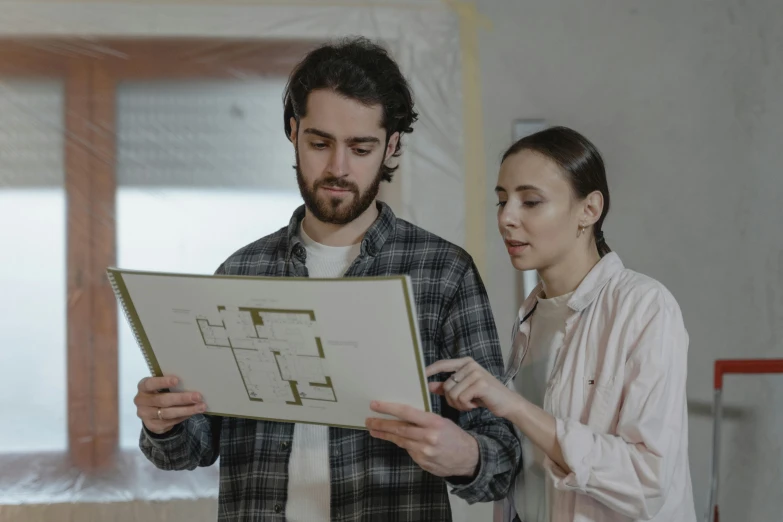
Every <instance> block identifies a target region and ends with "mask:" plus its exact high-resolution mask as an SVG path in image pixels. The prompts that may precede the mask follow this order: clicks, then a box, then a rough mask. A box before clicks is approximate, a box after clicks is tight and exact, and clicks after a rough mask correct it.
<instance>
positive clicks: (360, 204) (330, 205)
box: [294, 146, 383, 225]
mask: <svg viewBox="0 0 783 522" xmlns="http://www.w3.org/2000/svg"><path fill="white" fill-rule="evenodd" d="M294 168H295V169H296V182H297V183H298V184H299V193H300V194H301V195H302V199H303V200H304V203H305V206H307V209H308V210H309V211H310V213H311V214H312V215H313V217H315V218H316V219H317V220H318V221H320V222H322V223H331V224H334V225H345V224H348V223H350V222H351V221H353V220H355V219H356V218H358V217H359V216H361V215H362V214H364V211H365V210H367V209H368V208H369V207H370V205H371V204H372V202H373V201H375V198H376V197H377V196H378V192H379V191H380V187H381V180H382V174H381V169H382V168H383V164H382V163H381V165H380V166H379V167H378V173H377V175H376V176H375V179H374V180H373V182H372V184H371V185H370V186H369V187H367V190H365V191H364V192H363V193H362V192H360V191H359V187H358V186H357V185H356V184H355V183H353V182H351V181H348V180H347V179H345V178H338V177H335V176H329V177H326V178H323V179H319V180H317V181H315V183H313V186H312V187H308V186H307V182H306V181H305V179H304V176H303V175H302V169H301V168H300V167H299V147H298V146H297V147H296V165H294ZM324 186H326V187H334V188H339V189H343V190H348V191H350V192H351V193H352V194H353V198H351V201H350V202H349V203H348V204H345V198H336V197H333V198H329V197H324V196H323V195H322V196H320V197H319V194H318V189H319V188H320V187H324Z"/></svg>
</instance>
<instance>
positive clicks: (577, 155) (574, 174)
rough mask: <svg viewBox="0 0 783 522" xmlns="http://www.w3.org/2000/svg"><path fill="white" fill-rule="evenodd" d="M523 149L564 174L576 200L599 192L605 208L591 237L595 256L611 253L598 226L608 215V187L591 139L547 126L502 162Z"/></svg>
mask: <svg viewBox="0 0 783 522" xmlns="http://www.w3.org/2000/svg"><path fill="white" fill-rule="evenodd" d="M523 150H531V151H534V152H538V153H539V154H543V155H544V156H546V157H547V158H549V159H550V160H552V161H554V162H555V163H556V164H557V165H558V166H559V167H560V169H561V170H562V171H563V172H564V173H565V175H566V178H567V179H568V182H569V183H570V184H571V188H572V189H573V191H574V194H575V195H576V197H578V198H579V199H584V198H586V197H587V196H588V195H589V194H590V193H591V192H593V191H596V190H597V191H599V192H601V194H602V195H603V197H604V209H603V212H601V217H600V218H598V221H596V222H595V225H593V235H594V238H595V243H596V246H597V247H598V254H599V255H600V256H601V257H604V256H605V255H606V254H608V253H609V252H611V251H612V250H611V249H610V248H609V245H607V244H606V240H605V239H604V233H603V231H602V230H601V227H602V226H603V223H604V218H605V217H606V214H608V213H609V185H608V184H607V182H606V169H605V168H604V161H603V159H602V158H601V153H600V152H598V149H597V148H596V146H595V145H593V144H592V143H591V142H590V140H588V139H587V138H585V137H584V136H582V135H581V134H579V133H578V132H576V131H575V130H573V129H569V128H568V127H550V128H548V129H544V130H542V131H539V132H536V133H535V134H531V135H529V136H526V137H524V138H522V139H520V140H519V141H517V142H516V143H514V144H513V145H511V147H509V149H508V150H507V151H506V152H505V153H504V154H503V160H502V161H501V163H502V162H503V161H506V158H508V157H509V156H513V155H514V154H517V153H519V152H522V151H523Z"/></svg>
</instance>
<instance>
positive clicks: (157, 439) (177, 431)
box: [141, 423, 185, 448]
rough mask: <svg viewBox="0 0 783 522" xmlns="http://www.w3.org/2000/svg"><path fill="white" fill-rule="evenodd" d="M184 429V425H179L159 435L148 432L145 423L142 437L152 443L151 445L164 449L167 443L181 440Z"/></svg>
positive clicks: (142, 427) (142, 426)
mask: <svg viewBox="0 0 783 522" xmlns="http://www.w3.org/2000/svg"><path fill="white" fill-rule="evenodd" d="M184 429H185V428H184V427H183V426H182V423H179V424H177V425H176V426H174V427H173V428H171V429H170V430H169V431H167V432H166V433H160V434H158V433H154V432H152V431H150V430H148V429H147V426H145V425H144V423H142V424H141V432H142V436H143V437H145V438H146V439H147V440H148V441H149V442H150V444H152V445H153V446H156V447H158V448H162V447H164V446H165V444H166V443H167V442H170V441H172V440H175V439H177V438H179V436H180V435H182V432H183V431H184Z"/></svg>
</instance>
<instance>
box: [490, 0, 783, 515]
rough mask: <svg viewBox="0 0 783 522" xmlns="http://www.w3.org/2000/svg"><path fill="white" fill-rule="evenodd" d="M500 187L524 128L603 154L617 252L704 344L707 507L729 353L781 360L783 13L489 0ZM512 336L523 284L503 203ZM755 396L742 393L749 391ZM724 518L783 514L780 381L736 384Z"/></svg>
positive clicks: (731, 391) (495, 291)
mask: <svg viewBox="0 0 783 522" xmlns="http://www.w3.org/2000/svg"><path fill="white" fill-rule="evenodd" d="M476 5H477V7H478V10H479V12H480V13H481V14H483V15H484V16H486V17H488V18H489V19H490V20H491V21H492V23H493V30H492V31H487V32H483V33H482V35H481V37H480V49H481V66H482V73H483V77H484V80H483V101H484V131H485V141H486V149H487V174H488V175H487V185H486V186H487V192H486V195H487V197H488V198H494V194H493V193H492V189H493V188H494V185H495V181H496V176H497V169H498V164H499V157H500V155H501V154H502V152H503V151H504V148H505V147H506V146H508V145H509V143H510V139H511V125H512V120H513V119H515V118H539V117H540V118H546V119H547V120H549V121H550V122H551V123H554V124H564V125H568V126H572V127H574V128H576V129H578V130H580V131H582V132H584V133H585V134H586V135H587V136H588V137H590V138H591V139H592V140H594V141H595V143H596V144H597V146H598V147H599V148H600V149H601V151H602V152H603V153H604V156H605V159H606V162H607V166H608V170H609V185H610V189H611V196H612V209H611V211H610V213H609V216H608V218H607V222H606V225H605V227H604V228H605V231H606V238H607V242H608V244H609V245H610V246H611V247H612V248H613V249H614V250H615V251H617V252H618V253H619V254H620V256H621V257H622V259H623V260H624V261H625V263H626V265H627V266H629V267H631V268H634V269H636V270H639V271H642V272H645V273H647V274H649V275H651V276H653V277H655V278H657V279H659V280H660V281H662V282H663V283H664V284H665V285H667V286H668V287H669V288H670V289H671V290H672V292H673V293H674V295H675V297H676V298H677V299H678V300H679V302H680V305H681V307H682V309H683V313H684V316H685V321H686V323H687V327H688V330H689V332H690V334H691V346H690V355H689V383H688V393H689V399H690V401H691V422H690V430H691V432H690V455H691V469H692V474H693V483H694V489H695V495H696V507H697V512H698V513H699V515H700V516H701V514H702V513H703V511H704V506H705V502H706V492H707V487H708V475H709V463H710V450H711V429H712V424H711V417H710V415H711V413H710V406H709V403H710V401H711V400H712V379H711V377H712V368H713V366H712V365H713V361H714V360H715V359H716V358H749V357H778V358H779V357H783V232H781V224H783V205H781V203H780V201H781V200H783V173H782V172H781V164H783V147H781V145H783V137H782V136H783V90H782V89H781V88H782V87H783V30H781V27H783V3H781V2H780V1H779V0H758V1H756V2H744V1H740V0H719V1H711V2H707V1H702V0H678V1H674V0H664V1H659V2H641V1H638V0H635V1H628V0H579V1H576V0H573V1H569V2H565V1H558V0H547V1H546V2H544V1H540V2H532V1H525V2H520V1H519V0H477V1H476ZM487 241H488V244H489V247H488V248H489V252H488V267H489V270H488V272H489V275H488V279H489V288H490V293H491V297H492V300H493V308H494V310H495V313H496V315H497V317H498V324H499V328H500V329H501V334H502V335H504V336H506V337H508V332H510V331H511V330H510V329H511V320H512V317H513V315H514V312H515V309H516V307H517V303H516V296H515V293H514V288H513V285H512V283H513V282H514V281H515V275H514V271H513V268H511V266H510V264H509V262H508V259H507V255H506V253H505V251H504V249H503V245H502V242H501V241H500V240H499V236H498V233H497V228H496V219H495V208H494V207H493V206H491V205H488V210H487ZM741 387H743V389H741ZM724 395H725V404H726V406H727V407H728V412H729V416H728V417H727V418H726V419H725V421H724V426H723V428H724V430H723V452H722V455H721V466H722V473H721V489H720V492H721V494H720V504H721V511H722V514H723V517H722V518H725V519H726V520H754V521H755V520H778V519H779V518H780V513H781V511H783V497H781V496H780V494H779V492H780V491H781V490H783V479H782V478H781V468H783V451H782V450H781V440H783V413H781V408H780V402H779V401H780V399H781V398H783V376H768V377H766V376H760V377H756V376H753V377H743V376H738V377H730V378H728V379H727V381H726V384H725V392H724Z"/></svg>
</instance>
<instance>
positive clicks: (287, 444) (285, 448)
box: [280, 441, 291, 450]
mask: <svg viewBox="0 0 783 522" xmlns="http://www.w3.org/2000/svg"><path fill="white" fill-rule="evenodd" d="M290 447H291V443H290V442H288V441H286V442H281V443H280V449H284V450H287V449H288V448H290Z"/></svg>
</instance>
